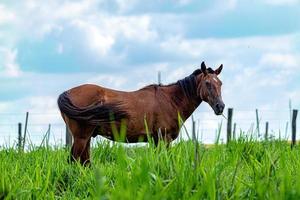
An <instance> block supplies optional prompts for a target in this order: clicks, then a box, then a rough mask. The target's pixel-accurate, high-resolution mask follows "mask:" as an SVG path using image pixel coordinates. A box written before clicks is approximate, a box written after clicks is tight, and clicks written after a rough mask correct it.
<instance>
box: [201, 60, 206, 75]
mask: <svg viewBox="0 0 300 200" xmlns="http://www.w3.org/2000/svg"><path fill="white" fill-rule="evenodd" d="M201 71H202V73H203V74H204V75H206V74H207V71H206V65H205V63H204V61H203V62H202V63H201Z"/></svg>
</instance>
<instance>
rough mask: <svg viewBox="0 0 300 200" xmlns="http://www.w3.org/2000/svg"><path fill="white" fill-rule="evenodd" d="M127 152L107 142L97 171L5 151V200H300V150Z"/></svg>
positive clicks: (96, 160) (0, 162)
mask: <svg viewBox="0 0 300 200" xmlns="http://www.w3.org/2000/svg"><path fill="white" fill-rule="evenodd" d="M195 149H196V145H195V144H194V143H193V142H192V141H185V142H179V143H177V144H173V145H172V147H170V148H169V149H166V148H165V146H164V145H163V144H161V145H160V146H159V147H158V148H155V147H153V146H151V145H150V146H147V147H145V146H143V147H124V145H119V144H115V145H111V144H109V143H107V142H102V143H99V144H98V145H96V147H95V148H94V149H93V150H92V166H91V167H89V168H84V167H81V166H80V165H78V164H72V165H70V164H67V157H68V155H69V153H68V150H65V149H62V148H57V149H53V148H52V149H51V148H36V149H35V150H33V151H31V152H29V153H22V152H21V153H18V152H17V151H16V150H13V149H4V150H1V151H0V170H1V174H0V199H300V159H299V158H300V148H298V147H296V148H294V149H292V150H291V148H290V145H288V144H287V143H286V142H282V141H269V142H254V141H247V140H243V139H240V140H239V141H237V142H232V143H230V144H229V145H222V144H219V145H215V146H211V147H209V148H208V147H205V146H204V145H200V144H199V146H198V147H197V149H198V150H197V151H198V153H197V154H196V153H195V152H196V150H195Z"/></svg>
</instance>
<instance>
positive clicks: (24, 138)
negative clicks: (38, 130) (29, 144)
mask: <svg viewBox="0 0 300 200" xmlns="http://www.w3.org/2000/svg"><path fill="white" fill-rule="evenodd" d="M28 115H29V112H26V118H25V127H24V137H23V144H22V149H23V151H24V148H25V142H26V133H27V125H28Z"/></svg>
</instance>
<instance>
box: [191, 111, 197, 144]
mask: <svg viewBox="0 0 300 200" xmlns="http://www.w3.org/2000/svg"><path fill="white" fill-rule="evenodd" d="M192 134H193V135H192V136H193V140H194V141H196V140H197V138H196V122H195V120H194V116H192Z"/></svg>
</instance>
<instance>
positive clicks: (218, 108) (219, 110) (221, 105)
mask: <svg viewBox="0 0 300 200" xmlns="http://www.w3.org/2000/svg"><path fill="white" fill-rule="evenodd" d="M224 107H225V105H224V104H223V103H217V104H216V109H217V110H218V112H223V110H224Z"/></svg>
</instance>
